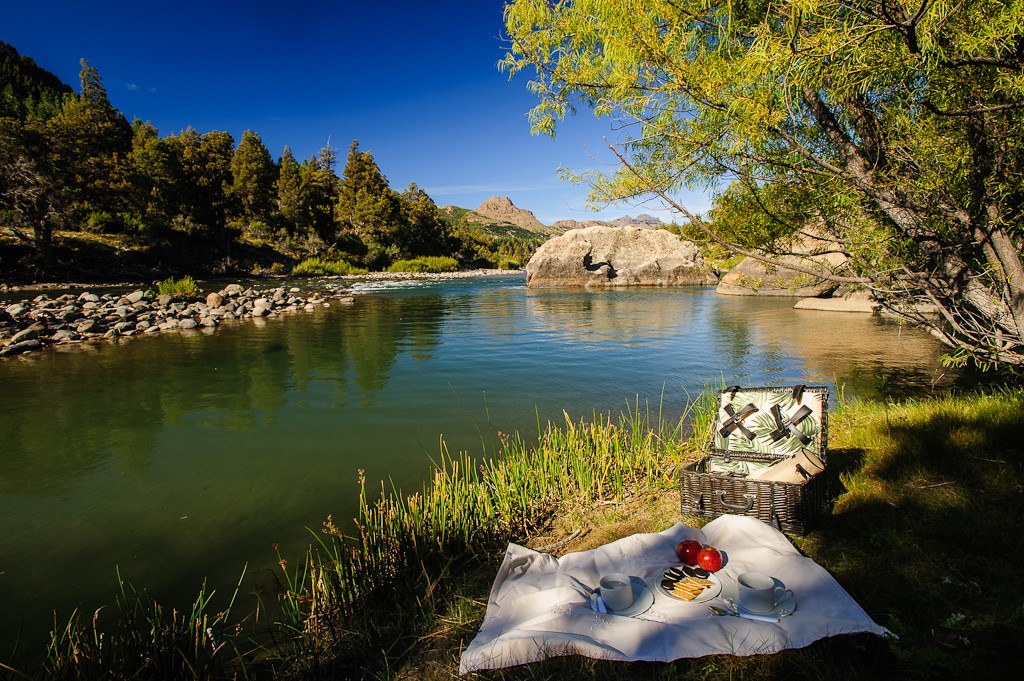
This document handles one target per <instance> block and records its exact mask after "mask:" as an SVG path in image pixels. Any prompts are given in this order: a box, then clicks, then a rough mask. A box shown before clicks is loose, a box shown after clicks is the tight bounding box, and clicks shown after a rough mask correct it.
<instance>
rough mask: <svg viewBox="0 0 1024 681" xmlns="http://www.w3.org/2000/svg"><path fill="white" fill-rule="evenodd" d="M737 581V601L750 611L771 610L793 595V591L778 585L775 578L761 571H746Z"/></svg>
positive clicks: (762, 611)
mask: <svg viewBox="0 0 1024 681" xmlns="http://www.w3.org/2000/svg"><path fill="white" fill-rule="evenodd" d="M736 583H737V584H738V585H739V591H738V592H737V598H736V601H737V603H738V604H739V606H740V607H741V608H743V609H744V610H747V611H748V612H753V613H766V612H771V611H772V610H774V609H775V608H776V607H778V605H779V603H781V602H782V601H784V600H786V599H787V598H789V597H790V596H792V595H793V592H792V591H790V590H789V589H783V588H782V587H781V586H776V585H775V580H774V579H772V578H771V577H769V576H768V575H765V574H762V573H760V572H744V573H743V574H742V575H740V576H739V579H737V580H736Z"/></svg>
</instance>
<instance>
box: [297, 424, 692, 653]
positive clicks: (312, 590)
mask: <svg viewBox="0 0 1024 681" xmlns="http://www.w3.org/2000/svg"><path fill="white" fill-rule="evenodd" d="M681 433H682V427H681V425H680V424H675V425H666V424H663V423H658V424H652V423H651V422H650V420H649V418H648V416H647V415H646V414H642V413H641V412H640V409H639V408H637V409H632V410H630V411H629V412H628V413H627V414H624V415H622V416H621V417H620V418H618V419H613V418H611V417H610V416H596V417H595V418H594V420H593V421H592V422H585V421H582V420H581V421H574V420H573V419H571V418H570V417H569V416H568V415H566V416H565V422H564V424H563V425H561V426H555V425H553V424H548V426H547V427H546V429H545V430H543V432H542V433H541V434H540V437H539V440H538V442H537V444H536V445H533V446H531V445H528V444H526V443H525V442H524V441H523V440H522V438H520V437H519V436H518V435H501V436H500V438H501V451H500V452H499V456H496V457H493V458H490V459H485V460H482V461H478V460H475V459H474V458H472V457H470V456H469V455H467V454H465V453H462V454H459V455H457V456H452V455H450V454H449V453H448V452H447V451H445V450H443V449H442V452H441V458H440V461H438V462H437V463H436V465H435V470H434V475H433V478H432V479H431V480H429V481H428V482H426V483H425V484H424V485H423V487H422V489H420V490H419V491H417V492H416V493H414V494H410V495H404V494H402V493H401V492H400V491H398V490H395V489H388V488H387V487H384V486H382V487H381V489H380V493H379V495H377V496H376V499H375V500H372V501H371V495H370V494H369V493H368V492H367V490H366V487H365V481H364V480H362V479H360V486H361V487H360V507H359V516H358V518H357V520H356V523H355V528H354V530H351V531H348V532H346V531H345V530H343V528H341V527H339V526H338V525H336V524H335V523H334V522H333V520H332V519H330V518H328V520H327V522H326V523H325V524H324V528H323V533H322V534H321V536H320V537H318V541H317V546H316V549H315V550H314V551H312V552H311V553H310V555H309V556H308V557H307V560H306V562H305V563H304V564H303V566H302V567H301V568H300V569H297V570H296V571H294V572H291V573H289V575H288V578H287V580H286V582H287V585H286V586H287V588H286V589H285V591H284V593H283V594H282V596H281V604H282V612H283V613H284V620H285V621H284V622H283V623H282V629H283V630H287V631H290V632H292V633H293V638H292V645H293V646H294V652H293V654H292V655H291V657H292V659H293V660H296V659H302V660H305V663H306V665H307V666H308V667H309V668H310V669H316V670H318V673H323V672H324V671H325V670H336V671H337V670H340V669H350V665H351V664H352V663H353V661H356V660H358V661H359V663H360V664H364V665H365V664H368V658H367V652H366V651H384V652H382V653H380V659H379V660H377V662H376V663H377V664H378V665H379V664H389V663H390V661H393V659H394V658H395V657H400V652H401V649H402V646H401V645H400V642H401V641H403V640H407V639H410V638H415V636H416V635H417V634H418V633H422V630H423V628H424V627H426V626H428V625H429V623H430V622H431V613H432V612H434V609H435V608H436V607H437V604H438V603H439V599H443V598H444V597H445V595H446V594H448V593H449V591H448V590H449V588H450V583H451V582H452V580H453V578H454V577H455V576H456V575H458V574H465V573H466V572H470V571H472V570H473V569H475V568H478V567H480V566H482V565H488V564H491V563H493V562H494V560H495V559H496V557H498V556H500V555H501V553H502V550H503V549H504V547H505V545H506V543H507V542H508V541H517V540H522V539H524V538H526V537H527V536H528V535H529V534H530V532H531V531H533V530H535V529H536V528H537V527H538V526H539V525H540V524H542V523H543V522H545V521H546V520H547V519H548V518H549V517H550V515H551V514H552V513H554V512H555V511H556V509H557V510H560V511H562V510H565V509H566V508H568V507H571V506H573V505H587V504H592V503H593V502H594V501H598V500H613V499H622V498H623V497H625V496H627V495H630V494H637V493H643V492H648V491H651V490H654V489H670V488H673V487H674V486H675V484H676V483H675V478H674V469H675V468H676V466H677V465H678V459H679V456H680V452H681V451H682V444H681V440H680V439H679V436H680V434H681ZM666 434H667V435H668V437H663V435H666Z"/></svg>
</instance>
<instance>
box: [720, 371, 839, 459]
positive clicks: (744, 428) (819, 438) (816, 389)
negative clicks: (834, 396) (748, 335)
mask: <svg viewBox="0 0 1024 681" xmlns="http://www.w3.org/2000/svg"><path fill="white" fill-rule="evenodd" d="M827 413H828V388H826V387H824V386H804V385H797V386H789V387H771V388H740V387H739V386H735V387H732V388H726V389H725V390H722V391H720V392H719V399H718V415H717V418H716V420H715V431H714V436H713V438H712V441H711V446H712V448H713V449H715V450H719V451H722V452H725V453H728V452H734V453H737V454H766V455H770V456H771V457H773V458H781V457H787V456H793V455H795V454H798V453H800V452H801V451H803V450H807V451H809V452H811V453H813V454H814V455H815V456H817V457H819V458H820V459H822V460H823V461H824V459H825V456H826V453H827V449H828V421H827Z"/></svg>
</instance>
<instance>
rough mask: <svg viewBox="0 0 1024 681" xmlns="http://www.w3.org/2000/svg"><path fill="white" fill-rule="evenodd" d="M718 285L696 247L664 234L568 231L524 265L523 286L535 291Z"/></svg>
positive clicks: (612, 229)
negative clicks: (571, 288)
mask: <svg viewBox="0 0 1024 681" xmlns="http://www.w3.org/2000/svg"><path fill="white" fill-rule="evenodd" d="M717 281H718V278H717V277H716V276H715V275H714V273H712V272H711V269H710V268H709V267H708V266H707V265H705V263H704V258H703V257H702V256H701V254H700V249H699V248H698V247H697V246H696V244H693V243H691V242H689V241H684V240H683V239H681V238H679V237H678V236H676V235H675V234H672V233H671V232H668V231H666V230H663V229H640V228H637V227H603V226H597V227H585V228H583V229H571V230H569V231H568V232H566V233H565V234H562V235H561V236H556V237H553V238H551V239H548V240H547V241H546V242H545V243H544V244H543V245H542V246H541V247H540V248H538V249H537V252H536V253H534V255H533V257H532V258H530V262H529V263H527V264H526V285H527V286H531V287H536V288H546V287H558V286H570V287H612V286H702V285H708V284H714V283H715V282H717Z"/></svg>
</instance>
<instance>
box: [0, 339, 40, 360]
mask: <svg viewBox="0 0 1024 681" xmlns="http://www.w3.org/2000/svg"><path fill="white" fill-rule="evenodd" d="M41 347H43V343H42V341H40V340H39V339H37V338H34V339H32V340H26V341H21V342H20V343H11V344H10V345H7V346H5V347H4V348H2V349H0V356H4V357H9V356H12V355H20V354H21V353H23V352H28V351H29V350H38V349H39V348H41Z"/></svg>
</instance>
